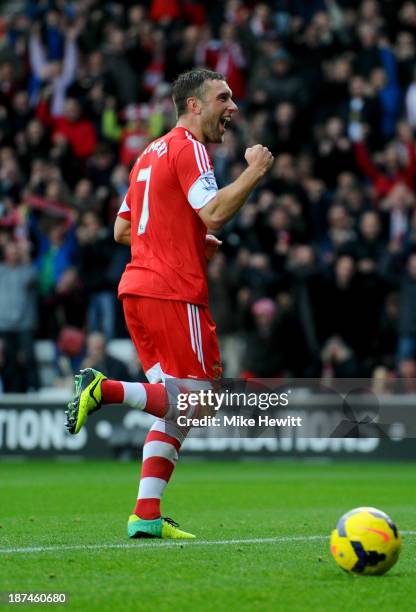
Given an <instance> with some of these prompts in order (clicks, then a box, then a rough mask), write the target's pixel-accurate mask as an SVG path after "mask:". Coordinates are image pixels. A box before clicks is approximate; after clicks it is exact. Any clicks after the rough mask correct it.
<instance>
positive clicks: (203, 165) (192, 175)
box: [174, 139, 218, 210]
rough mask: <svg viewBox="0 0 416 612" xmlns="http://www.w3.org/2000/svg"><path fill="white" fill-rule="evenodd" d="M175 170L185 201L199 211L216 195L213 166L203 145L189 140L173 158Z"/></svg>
mask: <svg viewBox="0 0 416 612" xmlns="http://www.w3.org/2000/svg"><path fill="white" fill-rule="evenodd" d="M174 163H175V170H176V174H177V176H178V180H179V183H180V185H181V188H182V191H183V193H184V194H185V197H186V199H187V200H188V202H189V204H190V205H191V206H192V208H193V209H194V210H200V209H201V208H202V207H203V206H205V205H206V204H208V202H209V201H210V200H212V198H214V197H215V196H216V195H217V191H218V186H217V182H216V180H215V176H214V171H213V166H212V163H211V160H210V158H209V156H208V153H207V150H206V148H205V147H204V145H203V144H202V143H200V142H198V141H197V140H194V139H189V143H186V144H185V146H184V147H182V148H181V150H180V151H179V152H178V153H177V155H176V156H175V161H174Z"/></svg>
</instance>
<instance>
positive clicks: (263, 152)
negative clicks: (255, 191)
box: [244, 144, 274, 174]
mask: <svg viewBox="0 0 416 612" xmlns="http://www.w3.org/2000/svg"><path fill="white" fill-rule="evenodd" d="M244 157H245V159H246V162H247V163H248V165H249V166H250V167H253V168H255V169H256V170H258V171H259V172H260V173H261V174H266V172H267V171H268V170H270V168H271V167H272V165H273V161H274V157H273V155H272V154H271V153H270V151H269V149H268V148H267V147H263V145H260V144H257V145H254V147H250V148H248V149H246V152H245V154H244Z"/></svg>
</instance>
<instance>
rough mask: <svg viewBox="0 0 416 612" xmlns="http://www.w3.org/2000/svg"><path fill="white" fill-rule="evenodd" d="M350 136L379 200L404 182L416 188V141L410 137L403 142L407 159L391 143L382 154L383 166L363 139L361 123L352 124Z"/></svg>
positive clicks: (359, 161)
mask: <svg viewBox="0 0 416 612" xmlns="http://www.w3.org/2000/svg"><path fill="white" fill-rule="evenodd" d="M350 136H351V139H352V140H353V141H354V150H355V156H356V159H357V164H358V166H359V168H360V170H361V171H362V172H363V174H365V175H366V176H367V177H368V178H369V179H370V181H371V183H372V187H373V189H374V197H375V199H376V200H377V202H378V201H379V200H380V199H381V198H384V197H386V196H387V195H388V194H389V193H390V191H391V190H392V189H393V187H395V186H396V185H398V184H404V185H406V186H407V187H408V188H409V189H412V190H413V188H414V181H415V175H416V151H415V143H414V142H413V141H412V140H410V139H408V140H407V141H406V142H402V143H401V144H402V145H404V147H403V148H404V149H405V153H406V156H405V159H404V156H403V155H401V152H400V149H399V146H398V145H397V144H396V143H389V144H388V145H387V146H386V147H385V149H384V151H383V153H382V156H381V159H380V161H381V162H382V163H381V167H379V166H378V165H376V163H375V162H374V161H373V159H372V158H371V156H370V153H369V150H368V148H367V145H366V143H365V141H364V139H363V129H362V125H361V124H358V123H357V124H355V125H351V126H350Z"/></svg>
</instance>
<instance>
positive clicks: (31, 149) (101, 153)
mask: <svg viewBox="0 0 416 612" xmlns="http://www.w3.org/2000/svg"><path fill="white" fill-rule="evenodd" d="M6 4H7V3H6ZM12 5H13V7H12V12H11V13H5V14H3V16H2V17H1V18H0V248H1V250H2V261H1V262H0V294H1V297H0V379H1V380H2V387H3V389H4V390H6V391H9V390H21V391H24V390H27V389H30V388H37V386H38V378H37V374H36V367H35V363H34V354H33V340H34V338H47V339H52V340H54V341H55V342H56V346H57V351H59V350H60V348H59V347H60V346H61V347H62V346H64V345H65V342H62V333H63V332H64V333H67V334H68V332H71V330H72V332H73V333H74V332H75V333H76V331H77V330H78V331H80V332H81V334H82V333H84V332H86V333H90V334H91V333H93V334H94V333H101V334H103V336H102V338H104V339H105V338H107V340H109V339H111V338H114V337H119V336H126V331H125V328H124V324H123V317H122V312H121V308H120V305H119V304H118V303H117V300H116V297H115V295H116V287H117V282H118V279H119V277H120V275H121V273H122V271H123V269H124V266H125V264H126V262H127V261H128V259H129V252H128V249H127V248H126V247H123V246H120V245H116V244H115V243H114V241H113V240H112V224H113V222H114V218H115V215H116V213H117V210H118V208H119V206H120V203H121V201H122V199H123V197H124V195H125V193H126V190H127V186H128V176H129V169H130V167H131V165H132V163H133V161H134V160H135V159H136V158H137V156H138V155H139V154H140V153H141V151H143V149H144V148H145V146H146V144H147V143H148V142H149V141H150V140H152V139H154V138H156V137H158V136H160V135H162V134H163V133H164V132H166V131H167V130H169V129H170V128H171V127H172V126H173V124H174V122H175V116H174V109H173V105H172V101H171V98H170V83H171V82H172V80H173V79H174V78H175V76H176V75H177V74H178V73H180V72H182V71H183V70H186V69H190V68H192V67H194V66H202V65H203V66H207V67H209V68H211V69H213V70H216V71H219V72H222V73H223V74H224V75H225V77H226V79H227V81H228V83H229V84H230V86H231V88H232V90H233V94H234V98H235V100H236V102H237V103H238V105H239V108H240V112H239V113H238V114H237V115H236V117H235V119H234V120H233V122H232V125H231V127H230V128H229V130H228V131H227V133H226V136H225V141H224V143H223V144H222V145H218V146H213V147H212V149H211V150H210V153H211V156H212V158H213V160H214V165H215V169H216V176H217V181H218V184H219V186H220V187H221V186H223V185H225V184H227V183H228V182H229V181H232V180H233V179H234V178H235V177H236V176H238V175H239V173H240V172H241V170H242V169H243V167H244V161H243V158H244V150H245V148H246V147H248V146H251V145H253V144H255V143H258V142H260V143H262V144H264V145H266V146H268V147H269V148H270V149H271V151H272V152H273V154H274V155H275V156H276V161H275V164H274V167H273V169H272V171H271V172H270V174H269V175H268V176H267V177H266V178H265V179H264V180H263V182H262V183H261V184H260V185H259V187H258V188H257V189H256V191H255V193H254V195H253V197H252V198H251V200H250V202H249V203H248V204H247V205H246V206H245V207H244V208H243V210H242V211H241V212H240V214H239V215H238V216H237V217H236V218H235V219H234V220H233V221H232V222H231V223H229V224H228V225H227V226H226V228H225V229H224V230H223V231H222V233H221V239H222V240H223V245H222V248H221V252H220V253H219V254H218V255H217V256H216V257H215V258H214V259H213V260H212V262H211V263H210V265H209V269H208V276H209V284H210V295H211V308H212V310H213V314H214V317H215V319H216V321H217V325H218V331H219V334H220V335H221V337H222V338H225V339H227V338H229V337H232V336H235V335H236V334H237V335H238V336H239V337H241V338H243V339H244V346H245V349H244V353H243V355H242V356H241V359H240V360H239V366H240V372H241V374H242V375H246V376H262V377H272V376H285V375H292V376H300V377H320V376H324V377H333V376H339V377H354V376H360V377H371V376H373V375H375V373H377V376H379V377H380V376H386V377H395V376H402V377H408V378H412V377H414V378H416V198H415V194H414V190H415V178H416V150H415V141H414V133H415V130H416V5H415V4H414V2H411V1H408V0H363V1H360V0H291V1H289V0H271V1H269V2H255V1H252V0H246V1H244V0H228V1H226V2H220V1H219V0H214V1H209V2H208V1H206V2H203V1H198V0H170V1H169V2H164V1H162V0H147V1H143V2H139V1H137V0H132V1H131V2H130V1H128V0H125V1H123V2H121V1H119V2H117V1H114V2H107V1H98V0H73V1H72V2H66V1H64V0H55V1H54V0H38V1H34V0H31V1H28V2H14V3H12ZM7 6H9V10H10V6H11V5H10V3H9V4H8V5H7ZM69 337H71V336H70V334H69ZM94 338H95V341H96V342H97V343H98V341H97V336H94V337H93V340H92V343H94ZM102 341H103V342H104V340H102ZM100 342H101V340H100ZM70 344H71V343H70ZM75 344H76V342H75ZM86 344H87V343H85V342H83V341H82V336H81V340H80V341H79V351H80V354H79V359H82V358H83V355H82V354H81V353H82V350H83V348H82V347H83V346H85V345H86ZM90 344H91V343H90ZM226 371H227V370H226Z"/></svg>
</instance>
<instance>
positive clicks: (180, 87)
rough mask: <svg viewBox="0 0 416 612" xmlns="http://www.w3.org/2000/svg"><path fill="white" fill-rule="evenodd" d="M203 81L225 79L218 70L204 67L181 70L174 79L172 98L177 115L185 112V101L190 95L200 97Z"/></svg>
mask: <svg viewBox="0 0 416 612" xmlns="http://www.w3.org/2000/svg"><path fill="white" fill-rule="evenodd" d="M205 81H225V77H224V75H223V74H221V73H220V72H213V71H212V70H207V69H206V68H194V69H193V70H188V71H187V72H182V74H180V75H179V76H178V77H177V78H176V79H175V81H174V83H173V87H172V98H173V101H174V103H175V106H176V112H177V114H178V117H180V116H181V115H183V114H184V113H186V101H187V99H188V98H190V97H191V96H195V97H196V98H202V96H203V90H204V83H205Z"/></svg>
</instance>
